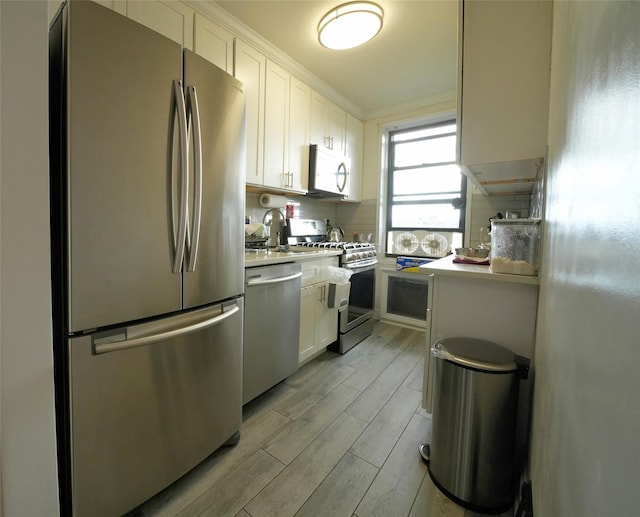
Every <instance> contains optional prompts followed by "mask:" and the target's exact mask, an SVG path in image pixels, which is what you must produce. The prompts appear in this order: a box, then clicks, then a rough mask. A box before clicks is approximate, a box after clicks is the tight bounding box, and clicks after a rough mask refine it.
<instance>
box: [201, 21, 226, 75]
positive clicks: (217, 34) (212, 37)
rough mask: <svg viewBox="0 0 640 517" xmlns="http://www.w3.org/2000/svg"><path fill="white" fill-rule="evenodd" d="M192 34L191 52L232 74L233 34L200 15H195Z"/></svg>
mask: <svg viewBox="0 0 640 517" xmlns="http://www.w3.org/2000/svg"><path fill="white" fill-rule="evenodd" d="M193 32H194V39H193V51H194V52H195V53H196V54H198V55H199V56H202V57H203V58H205V59H208V60H209V61H211V62H212V63H213V64H214V65H216V66H217V67H218V68H222V70H224V71H225V72H227V73H229V74H233V39H234V36H233V34H232V33H231V32H229V31H228V30H227V29H225V28H224V27H222V26H221V25H218V24H217V23H215V22H213V21H211V20H209V19H208V18H205V17H204V16H202V15H201V14H200V13H196V15H195V18H194V27H193Z"/></svg>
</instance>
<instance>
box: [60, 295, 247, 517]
mask: <svg viewBox="0 0 640 517" xmlns="http://www.w3.org/2000/svg"><path fill="white" fill-rule="evenodd" d="M225 313H226V314H230V316H229V317H226V318H225V317H224V314H225ZM207 320H209V321H212V324H211V325H212V326H208V327H207V326H206V323H204V324H203V326H205V328H200V327H199V322H203V321H207ZM242 321H243V299H242V298H238V299H236V300H233V301H231V302H229V303H226V304H224V311H223V309H222V305H216V306H212V307H208V308H206V309H200V310H197V311H193V312H190V313H186V314H181V315H179V316H175V317H171V318H166V319H163V320H158V321H156V322H152V323H149V324H145V325H138V326H135V327H129V328H126V329H120V330H113V331H110V332H106V333H101V334H96V335H92V336H82V337H77V338H72V339H70V340H69V341H68V351H69V372H70V392H71V397H70V398H71V434H72V444H73V445H72V449H73V450H72V490H73V506H74V514H75V515H78V516H83V515H121V514H123V513H125V512H127V511H128V510H131V509H132V508H134V507H136V506H137V505H139V504H141V503H142V502H144V501H145V500H146V499H148V498H149V497H151V496H153V495H154V494H156V493H157V492H159V491H160V490H162V489H163V488H164V487H166V486H167V485H169V484H170V483H172V482H173V481H175V480H176V479H177V478H179V477H180V476H182V475H183V474H185V473H186V472H188V471H189V470H190V469H192V468H193V467H194V466H195V465H197V464H198V463H199V462H201V461H202V460H203V459H204V458H206V457H207V456H208V455H209V454H211V453H212V452H213V451H214V450H216V449H217V448H218V447H219V446H220V445H222V444H223V443H224V442H225V441H226V440H227V439H228V438H229V437H231V436H232V435H233V434H234V433H235V432H236V431H237V430H239V428H240V424H241V421H242V401H241V396H242V378H241V372H242ZM154 329H155V330H154ZM162 336H166V337H165V338H163V337H162ZM121 337H126V338H127V340H125V341H122V340H121ZM145 340H147V341H146V342H145ZM128 344H133V346H131V347H130V346H128ZM120 345H122V347H121V348H118V347H119V346H120ZM96 349H98V353H96Z"/></svg>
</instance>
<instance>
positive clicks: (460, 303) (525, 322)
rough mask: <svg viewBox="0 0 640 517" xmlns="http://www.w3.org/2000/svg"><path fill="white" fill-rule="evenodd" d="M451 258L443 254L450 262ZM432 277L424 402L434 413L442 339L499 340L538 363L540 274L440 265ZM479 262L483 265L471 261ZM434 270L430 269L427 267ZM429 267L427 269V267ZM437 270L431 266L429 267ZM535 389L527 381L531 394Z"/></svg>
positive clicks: (524, 385) (510, 348)
mask: <svg viewBox="0 0 640 517" xmlns="http://www.w3.org/2000/svg"><path fill="white" fill-rule="evenodd" d="M448 260H450V259H441V261H442V262H446V261H448ZM441 261H435V262H432V263H431V264H434V265H435V266H434V268H433V269H435V270H434V271H433V274H432V275H430V277H429V290H428V297H427V331H426V350H425V365H424V385H423V400H422V405H423V407H424V408H425V409H426V410H427V412H429V413H431V409H432V404H433V392H434V360H433V358H432V356H431V347H432V346H433V344H434V343H435V342H436V341H438V340H441V339H445V338H451V337H469V338H477V339H484V340H487V341H493V342H494V343H498V344H500V345H502V346H505V347H507V348H508V349H509V350H511V351H512V352H514V353H515V354H518V355H521V356H524V357H527V358H529V359H530V360H531V361H532V363H533V352H534V346H535V336H536V315H537V309H538V290H539V285H538V283H537V279H533V278H532V277H525V276H522V277H517V276H516V275H500V274H498V273H496V274H492V273H488V268H487V269H486V272H485V273H484V274H477V275H474V274H469V275H467V274H466V273H465V272H460V271H454V272H451V271H446V270H445V271H442V270H440V271H438V270H437V267H438V266H437V264H438V263H439V262H441ZM470 268H471V269H472V270H473V268H476V269H477V268H478V266H470ZM427 271H428V270H427ZM427 271H425V272H427ZM429 272H431V271H429ZM529 389H530V386H529V383H528V382H524V383H523V385H522V389H521V392H524V394H525V398H526V397H528V395H527V393H528V391H529Z"/></svg>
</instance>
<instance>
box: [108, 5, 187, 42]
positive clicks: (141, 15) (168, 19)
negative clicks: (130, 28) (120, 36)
mask: <svg viewBox="0 0 640 517" xmlns="http://www.w3.org/2000/svg"><path fill="white" fill-rule="evenodd" d="M114 7H116V8H117V7H118V4H117V3H115V2H114ZM116 10H117V9H116ZM194 14H195V11H194V10H193V9H191V8H190V7H189V6H188V5H187V4H184V3H182V2H175V1H167V0H164V1H163V0H156V1H154V2H149V1H146V0H129V1H128V2H127V17H128V18H131V19H132V20H135V21H137V22H138V23H141V24H142V25H145V26H147V27H149V28H150V29H153V30H154V31H156V32H159V33H160V34H162V35H164V36H166V37H167V38H170V39H172V40H173V41H175V42H176V43H179V44H180V45H182V46H183V47H184V48H188V49H189V50H193V16H194Z"/></svg>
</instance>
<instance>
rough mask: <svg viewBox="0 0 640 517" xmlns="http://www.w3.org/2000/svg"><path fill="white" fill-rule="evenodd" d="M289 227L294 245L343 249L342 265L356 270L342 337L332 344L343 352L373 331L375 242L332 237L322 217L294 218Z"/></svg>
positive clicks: (341, 315) (341, 323)
mask: <svg viewBox="0 0 640 517" xmlns="http://www.w3.org/2000/svg"><path fill="white" fill-rule="evenodd" d="M287 228H288V229H289V230H288V233H287V242H288V243H289V245H290V246H303V247H307V248H318V249H341V250H342V255H340V267H344V268H347V269H349V270H350V271H351V272H352V275H351V289H350V292H349V306H348V308H347V309H345V310H344V311H342V312H340V313H339V316H338V320H339V321H338V325H339V327H338V328H339V338H338V341H337V342H336V343H334V344H333V345H331V346H330V347H329V348H330V349H331V350H335V351H337V352H340V353H342V354H343V353H345V352H346V351H348V350H349V349H351V348H353V347H354V346H355V345H357V344H358V343H360V341H362V340H363V339H364V338H366V337H367V336H369V335H371V332H372V331H373V323H374V321H373V307H374V302H375V285H376V278H375V270H376V264H377V262H378V258H377V254H376V248H375V245H374V244H372V243H368V242H332V241H328V240H327V229H326V224H325V222H324V221H322V220H316V219H290V220H288V222H287Z"/></svg>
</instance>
